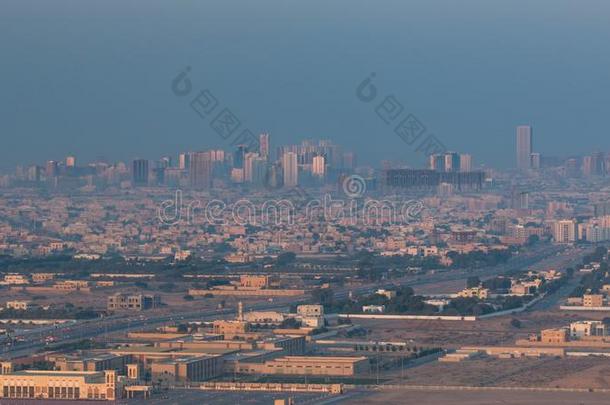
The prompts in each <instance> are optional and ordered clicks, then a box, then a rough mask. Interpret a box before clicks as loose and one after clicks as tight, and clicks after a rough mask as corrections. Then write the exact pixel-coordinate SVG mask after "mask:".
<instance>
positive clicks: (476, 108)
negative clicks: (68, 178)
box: [0, 0, 610, 169]
mask: <svg viewBox="0 0 610 405" xmlns="http://www.w3.org/2000/svg"><path fill="white" fill-rule="evenodd" d="M343 1H344V2H343V3H339V4H342V5H343V7H340V5H339V4H337V5H335V6H333V7H330V8H329V9H328V10H327V12H328V19H325V20H324V21H323V22H320V23H319V25H318V29H317V30H311V29H310V25H309V24H308V23H307V22H308V21H316V15H315V14H313V13H312V11H311V10H312V9H313V8H314V4H309V5H304V4H303V5H299V6H297V10H295V13H296V14H294V15H293V14H292V12H290V11H288V10H287V9H284V8H279V9H276V8H275V7H274V6H273V5H272V4H273V3H272V2H270V1H266V2H264V3H262V4H259V5H257V6H254V5H251V4H248V3H247V2H240V3H239V5H235V6H230V5H224V4H222V3H215V2H213V4H211V5H209V6H207V7H204V6H203V5H199V4H195V3H194V4H189V5H188V6H185V7H184V8H183V9H174V8H173V7H171V6H170V5H165V4H163V3H160V2H155V3H154V5H149V6H148V12H147V13H146V14H145V17H142V18H143V19H142V20H138V19H137V18H136V15H137V13H136V11H135V10H123V11H124V12H126V13H127V16H128V18H133V20H135V21H136V22H135V23H134V24H127V23H126V22H124V23H121V24H114V25H115V27H114V29H113V30H112V32H109V33H107V34H106V36H100V35H92V36H91V37H88V36H87V35H78V34H75V33H79V32H89V28H90V27H98V28H101V27H100V26H101V25H102V26H103V25H108V24H110V21H111V19H112V16H113V15H114V14H115V13H116V12H117V11H116V10H118V9H121V10H122V7H119V4H118V3H116V2H112V1H111V2H106V3H104V5H103V6H100V15H99V17H97V19H96V18H93V17H92V16H90V15H88V14H87V10H86V7H85V6H84V5H74V4H72V3H71V2H68V1H67V0H60V1H58V2H54V4H53V6H51V5H45V6H44V7H43V9H42V10H41V12H42V11H44V12H45V13H47V14H48V15H49V16H50V17H52V18H49V19H46V20H44V21H39V22H38V23H37V24H34V23H33V21H31V20H28V19H26V18H21V17H22V16H25V15H27V13H28V11H29V7H28V5H27V4H25V3H22V2H10V3H9V5H7V9H6V11H7V15H8V16H10V15H13V16H15V18H7V19H6V20H5V21H4V23H3V24H1V25H0V44H1V46H2V49H3V50H4V51H5V54H6V57H5V58H4V63H3V64H2V66H0V73H1V74H2V77H6V78H20V79H18V80H17V79H14V80H10V81H8V83H7V84H8V86H7V88H6V89H5V91H4V92H3V93H2V95H0V111H3V112H5V114H4V119H3V120H2V121H1V122H0V133H1V134H2V136H3V139H7V140H10V142H6V144H5V145H3V146H4V147H3V148H2V150H1V151H0V166H1V167H2V168H3V169H9V168H12V167H14V166H16V165H17V164H19V163H21V162H23V161H25V160H28V161H31V162H32V163H33V162H36V161H43V160H47V159H52V157H49V156H48V155H53V156H58V155H60V156H63V155H66V154H75V155H77V156H80V158H81V159H83V160H86V161H92V160H95V159H96V158H98V157H106V158H107V159H109V160H112V161H115V160H123V161H127V160H130V159H132V158H133V157H136V156H143V157H153V156H159V155H162V154H164V153H166V152H165V151H176V152H178V151H180V150H189V149H191V150H200V149H214V148H219V147H223V146H226V145H227V144H226V143H225V142H224V141H223V140H222V139H221V138H220V137H218V136H217V135H216V134H215V132H214V130H213V129H211V128H210V127H209V125H208V123H203V122H202V120H201V119H200V117H199V116H197V115H196V114H195V113H193V111H191V110H190V108H189V107H188V104H183V103H181V102H180V101H179V100H176V98H175V97H174V96H173V94H172V93H171V91H170V89H169V85H170V82H171V80H173V79H174V78H175V77H176V75H177V74H178V73H179V72H182V71H183V70H184V69H185V67H186V66H190V67H191V71H190V73H189V74H190V78H191V81H192V83H193V85H194V86H195V87H196V88H202V89H203V88H209V89H210V90H211V91H212V93H213V94H214V95H215V97H216V98H217V99H218V100H219V103H222V104H223V105H226V106H228V108H230V109H231V110H232V111H233V112H234V113H235V114H237V115H238V116H239V118H240V120H241V121H242V122H243V123H244V125H246V124H247V126H248V127H249V128H250V129H251V130H252V131H253V132H254V133H259V132H265V131H266V132H269V133H271V134H273V136H274V138H275V140H276V142H277V143H291V142H294V141H296V140H297V139H300V138H305V137H318V138H331V139H333V140H334V141H335V142H337V143H341V144H349V143H352V144H353V145H352V148H353V150H354V151H355V152H356V153H358V155H359V156H361V161H362V162H361V163H363V164H364V163H367V164H369V165H372V164H376V163H377V162H379V161H380V160H382V159H393V160H398V159H402V160H405V161H406V162H407V163H410V164H412V165H413V166H416V165H421V164H422V162H425V157H424V156H421V155H420V154H418V153H416V152H414V151H413V149H412V148H409V147H408V146H407V145H404V143H403V142H402V140H401V139H400V138H398V137H397V136H396V135H395V134H394V133H393V131H392V130H391V129H388V128H387V126H386V125H385V124H384V123H383V122H382V121H379V120H378V119H377V117H376V116H375V114H374V113H372V112H371V113H370V114H367V113H366V110H365V107H363V106H362V105H361V103H359V102H358V100H355V99H354V96H353V94H354V88H355V86H356V85H357V84H358V83H360V81H361V80H362V78H363V77H366V76H367V75H370V74H371V72H376V73H377V75H376V77H375V84H376V85H377V87H378V88H379V89H384V91H385V92H386V93H393V94H395V96H396V97H397V98H398V99H399V100H401V102H402V103H403V104H404V105H405V107H408V109H409V110H410V112H412V113H413V114H415V116H416V117H417V118H418V119H419V120H420V121H421V122H424V123H425V124H426V126H427V127H428V128H429V129H430V130H431V131H432V132H433V133H434V134H435V135H436V136H437V137H438V138H439V139H440V140H442V142H443V143H444V144H445V145H446V147H447V148H449V149H451V150H468V151H469V152H470V153H471V154H472V155H473V156H478V157H479V159H477V161H478V162H479V163H482V164H486V165H490V164H493V165H494V166H497V167H499V168H508V167H512V165H513V162H514V155H513V154H512V153H507V151H509V150H512V145H513V143H514V127H515V126H516V125H519V124H521V123H529V124H530V125H532V126H533V127H534V128H535V131H536V148H537V149H538V150H539V151H542V152H543V154H545V155H547V156H564V155H568V154H572V153H574V154H585V153H589V151H590V150H601V151H608V150H610V137H608V136H605V135H604V134H606V133H607V132H608V130H609V129H608V127H607V123H606V121H605V119H604V118H605V115H606V114H605V112H604V108H605V106H606V105H607V103H608V95H607V92H605V91H603V89H605V88H607V87H608V78H607V74H606V71H607V70H608V66H610V61H609V60H608V56H607V55H606V53H605V52H600V50H603V49H605V43H604V38H605V35H604V34H603V33H605V32H607V30H608V24H607V23H606V21H604V18H603V17H602V16H604V15H607V14H608V11H609V10H608V8H609V7H610V6H609V5H607V4H598V5H597V6H596V7H598V8H599V10H598V12H594V11H593V10H594V9H595V7H592V8H587V7H577V6H576V5H574V4H573V3H572V2H569V1H558V2H553V3H550V2H548V1H537V2H533V3H532V2H519V3H517V4H518V5H513V6H510V7H509V6H507V7H503V8H502V9H501V10H496V9H494V7H493V6H492V5H490V4H487V3H485V2H482V1H475V0H469V1H466V2H462V6H461V7H455V6H454V5H453V4H452V3H451V2H446V5H447V7H448V8H449V9H450V10H452V13H453V16H452V17H451V18H449V17H448V16H442V15H438V14H437V13H436V12H435V7H434V6H432V5H431V4H427V3H425V2H415V3H414V4H410V5H408V6H407V5H406V4H405V5H395V6H396V7H397V9H396V11H395V12H394V13H391V12H389V11H388V8H384V7H379V8H376V7H374V6H373V5H368V4H366V3H361V2H356V3H355V4H354V3H352V2H346V1H345V0H343ZM318 4H319V6H320V7H324V5H323V4H321V3H318ZM233 7H235V9H236V11H235V10H233ZM344 7H347V8H349V9H350V10H353V11H352V13H353V14H354V15H356V16H360V18H361V19H362V20H364V21H367V23H366V24H365V25H364V26H362V25H360V24H357V23H355V22H353V21H344V20H343V18H342V17H343V12H342V11H341V10H343V8H344ZM549 8H550V9H553V10H554V11H553V12H554V18H555V19H552V18H549V17H548V13H547V9H549ZM234 11H235V12H236V14H233V12H234ZM299 13H301V14H302V15H303V16H304V17H303V18H304V19H303V20H302V21H301V22H299V21H298V20H295V17H294V16H295V15H297V14H299ZM523 14H526V15H527V16H528V18H527V19H525V20H524V19H523V18H522V15H523ZM161 15H163V16H167V15H171V16H174V17H175V18H176V20H184V21H186V22H187V23H185V24H183V25H181V26H179V27H174V26H173V25H172V26H171V27H173V28H176V30H174V31H172V32H174V34H173V36H172V37H164V35H163V34H162V33H161V32H157V31H156V30H154V29H153V28H152V25H151V24H148V23H147V21H151V20H155V19H156V18H160V16H161ZM233 15H234V16H235V18H232V16H233ZM416 15H419V16H421V18H416V17H415V16H416ZM500 15H502V19H503V21H506V24H502V25H501V26H499V27H498V26H495V25H492V24H491V21H493V18H494V17H499V16H500ZM574 15H579V16H581V17H582V18H580V19H575V18H573V16H574ZM211 16H220V17H222V18H217V19H214V18H211ZM246 16H247V17H248V18H255V19H256V18H258V19H260V20H261V21H265V22H266V25H265V27H266V28H265V30H262V31H259V32H256V33H248V32H245V31H247V30H246V28H245V26H244V25H243V24H241V23H240V21H241V19H242V18H246ZM402 17H404V18H407V19H408V25H409V29H408V30H404V29H403V27H404V24H403V23H402V22H401V18H402ZM366 18H368V19H366ZM453 18H456V19H458V20H460V19H461V20H460V21H462V20H463V21H469V23H468V24H457V22H456V21H454V20H453ZM388 21H389V22H390V23H389V24H388V23H387V22H388ZM585 21H586V23H585ZM456 24H457V25H456ZM288 25H289V26H291V29H290V30H286V26H288ZM436 25H439V26H454V25H455V27H456V28H455V29H454V30H452V31H451V32H448V31H445V30H441V31H438V32H436V34H435V35H429V27H430V26H436ZM517 25H520V26H521V29H520V30H517V31H515V30H514V29H512V27H514V26H517ZM338 26H342V27H343V33H342V34H340V35H338V33H337V27H338ZM68 27H69V28H68ZM171 27H168V28H171ZM457 27H459V29H458V28H457ZM363 28H365V29H366V30H367V32H368V31H371V32H375V33H376V35H373V36H371V35H366V36H362V31H361V30H362V29H363ZM277 32H282V33H283V35H275V34H274V35H272V34H271V33H277ZM489 32H494V33H495V35H494V36H489V34H488V33H489ZM572 32H577V33H578V35H573V34H572ZM43 33H46V34H43ZM51 33H52V34H51ZM241 35H244V37H246V38H248V39H247V40H246V41H245V42H239V41H232V40H231V39H230V38H233V37H234V36H238V37H240V36H241ZM16 36H19V38H21V39H22V40H23V43H20V44H19V45H16V44H17V41H14V40H11V39H15V38H16ZM47 38H48V39H50V41H46V40H45V39H47ZM377 41H381V42H382V43H384V44H385V46H383V47H379V46H377ZM498 41H501V42H502V43H503V44H504V46H503V47H502V48H498V45H497V44H498ZM152 42H154V43H155V44H157V45H156V46H157V48H156V51H155V52H154V54H153V53H151V54H147V53H146V52H142V53H138V54H137V55H133V51H132V50H133V49H134V48H135V49H145V47H146V46H147V44H148V43H152ZM449 44H451V46H449ZM22 49H28V50H29V51H28V53H27V54H26V53H24V52H23V51H22ZM226 49H232V52H225V50H226ZM73 50H78V52H75V51H74V52H73ZM50 55H53V57H50ZM449 55H452V56H451V64H450V65H451V66H450V67H449V65H447V63H446V58H447V57H449ZM244 60H247V61H250V63H247V64H244V63H243V61H244ZM319 60H326V61H327V62H326V63H323V64H319V63H316V61H319ZM124 61H129V62H130V63H123V62H124ZM278 61H279V62H281V63H279V62H278ZM414 61H416V62H414ZM592 61H595V63H591V62H592ZM483 62H484V63H483ZM227 66H231V68H230V69H227ZM59 100H61V102H60V101H59ZM82 100H87V101H86V102H83V101H82ZM456 106H459V108H457V107H456ZM26 111H28V112H27V113H26ZM369 112H370V111H369ZM32 145H36V146H37V147H35V148H32ZM118 145H120V146H118Z"/></svg>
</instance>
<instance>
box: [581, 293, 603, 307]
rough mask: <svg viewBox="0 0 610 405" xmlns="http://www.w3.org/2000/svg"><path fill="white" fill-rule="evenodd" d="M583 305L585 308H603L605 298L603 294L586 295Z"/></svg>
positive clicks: (583, 297) (583, 298)
mask: <svg viewBox="0 0 610 405" xmlns="http://www.w3.org/2000/svg"><path fill="white" fill-rule="evenodd" d="M582 305H583V306H584V307H603V306H604V296H603V295H602V294H585V295H583V296H582Z"/></svg>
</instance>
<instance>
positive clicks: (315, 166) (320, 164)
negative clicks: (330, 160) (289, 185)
mask: <svg viewBox="0 0 610 405" xmlns="http://www.w3.org/2000/svg"><path fill="white" fill-rule="evenodd" d="M324 160H325V159H324V156H314V158H313V163H312V166H311V173H312V174H313V175H314V176H319V177H324V174H325V169H326V167H325V162H324Z"/></svg>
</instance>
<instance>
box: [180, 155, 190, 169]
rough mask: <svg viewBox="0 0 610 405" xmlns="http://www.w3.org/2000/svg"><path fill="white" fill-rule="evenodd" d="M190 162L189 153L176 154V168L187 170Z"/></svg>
mask: <svg viewBox="0 0 610 405" xmlns="http://www.w3.org/2000/svg"><path fill="white" fill-rule="evenodd" d="M190 163H191V154H190V153H181V154H180V155H179V156H178V168H179V169H180V170H188V168H189V166H190Z"/></svg>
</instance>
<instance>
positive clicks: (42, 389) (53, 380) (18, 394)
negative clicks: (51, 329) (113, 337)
mask: <svg viewBox="0 0 610 405" xmlns="http://www.w3.org/2000/svg"><path fill="white" fill-rule="evenodd" d="M119 392H120V391H119V387H118V384H117V377H116V372H115V371H114V370H111V371H41V370H25V371H17V372H9V373H3V374H2V375H0V398H11V399H43V400H46V399H53V400H56V399H64V400H87V399H89V400H91V399H97V400H107V401H114V400H115V399H117V398H118V397H119Z"/></svg>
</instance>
